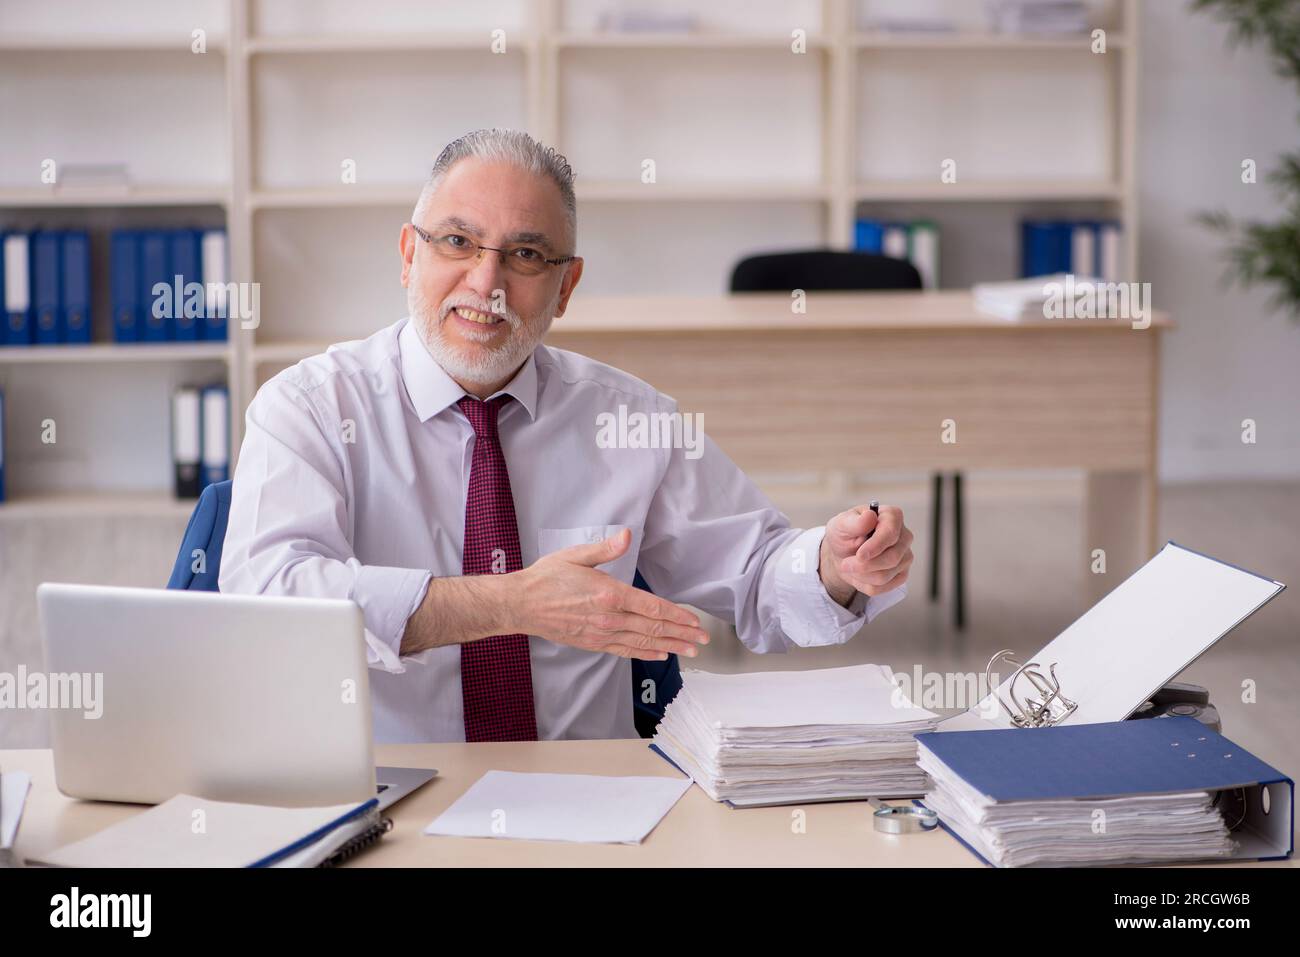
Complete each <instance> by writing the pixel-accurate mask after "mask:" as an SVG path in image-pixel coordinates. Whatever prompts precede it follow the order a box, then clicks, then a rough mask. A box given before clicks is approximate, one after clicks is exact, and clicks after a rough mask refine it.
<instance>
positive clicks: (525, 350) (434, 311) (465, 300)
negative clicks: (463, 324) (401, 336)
mask: <svg viewBox="0 0 1300 957" xmlns="http://www.w3.org/2000/svg"><path fill="white" fill-rule="evenodd" d="M406 305H407V309H408V310H409V311H410V314H411V321H412V322H414V323H415V328H416V331H418V332H419V334H420V339H421V340H422V341H423V342H424V346H425V348H426V349H428V350H429V355H431V356H433V360H434V361H435V362H437V363H438V365H440V366H441V367H442V369H443V371H444V372H446V373H447V375H449V376H451V377H452V378H453V379H455V380H456V381H457V382H459V383H461V384H470V385H483V386H486V385H491V384H493V383H496V382H500V381H502V380H504V379H506V378H508V377H509V376H510V375H511V374H512V373H513V372H514V371H515V370H516V369H518V368H519V367H520V366H521V365H523V364H524V362H525V361H526V360H527V359H528V357H529V356H530V355H531V354H532V352H533V350H534V349H536V348H537V346H538V344H539V343H540V342H541V341H542V339H543V337H545V335H546V333H547V331H548V330H549V329H550V328H551V321H552V320H553V318H554V316H555V309H556V307H557V306H558V305H559V292H558V291H557V292H556V295H555V299H554V300H553V301H551V302H550V303H548V304H547V306H546V308H545V309H543V310H542V312H541V314H540V315H539V316H537V317H536V318H533V319H531V320H529V321H524V320H523V319H521V318H520V316H519V314H518V313H516V312H515V311H514V310H513V309H510V308H509V307H508V306H507V307H506V308H505V311H504V312H500V313H496V311H495V310H493V309H492V308H491V307H490V306H489V305H487V304H485V303H483V302H480V301H475V299H474V297H466V296H448V297H447V299H445V300H444V301H443V302H442V304H441V305H440V306H436V307H435V306H434V305H433V304H432V303H430V302H429V300H428V299H427V298H426V297H425V295H424V291H423V290H422V289H421V288H420V284H419V283H418V282H415V281H413V282H411V283H410V285H408V286H407V287H406ZM455 306H467V307H469V308H471V309H476V310H478V311H480V312H487V313H494V314H498V315H500V316H501V318H502V320H503V321H504V322H505V323H506V324H507V325H509V326H510V333H509V335H507V336H506V338H505V341H504V342H502V343H501V344H500V345H499V346H496V347H493V348H489V347H487V346H482V347H480V348H477V349H472V350H471V349H468V348H466V347H464V346H460V345H456V344H453V343H451V342H448V340H447V336H446V335H445V334H444V332H443V322H444V321H445V319H446V317H447V315H448V313H450V312H451V310H452V309H453V308H454V307H455ZM463 334H464V335H467V336H468V337H470V338H474V334H473V333H472V332H466V333H463ZM499 335H500V333H499V331H498V327H496V326H493V327H489V328H485V329H484V330H483V332H482V334H481V338H482V341H484V342H486V341H488V340H490V339H493V338H496V337H497V336H499Z"/></svg>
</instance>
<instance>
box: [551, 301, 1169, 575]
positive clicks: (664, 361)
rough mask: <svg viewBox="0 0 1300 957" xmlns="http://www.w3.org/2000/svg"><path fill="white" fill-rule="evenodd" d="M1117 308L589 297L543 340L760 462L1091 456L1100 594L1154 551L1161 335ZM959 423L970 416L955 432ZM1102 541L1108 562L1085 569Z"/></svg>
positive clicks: (918, 464)
mask: <svg viewBox="0 0 1300 957" xmlns="http://www.w3.org/2000/svg"><path fill="white" fill-rule="evenodd" d="M1170 326H1171V324H1170V322H1169V320H1168V319H1167V318H1166V317H1164V316H1163V315H1159V314H1157V315H1156V316H1155V317H1154V318H1153V321H1152V324H1151V326H1150V328H1147V329H1145V330H1135V329H1133V328H1132V325H1131V323H1129V322H1125V321H1117V320H1116V321H1112V320H1082V319H1061V320H1043V319H1038V320H1034V321H1029V322H1006V321H1004V320H1001V319H996V318H992V317H989V316H985V315H983V314H981V313H979V312H977V311H976V309H975V305H974V300H973V298H972V297H971V295H970V294H969V293H966V292H934V293H871V294H858V293H854V294H848V293H816V294H811V295H809V296H808V300H807V312H806V314H802V315H797V314H792V313H791V299H790V297H789V296H788V295H785V294H766V293H763V294H746V295H738V296H715V297H699V298H660V299H656V298H631V297H626V298H618V299H598V298H584V297H583V296H582V294H581V292H579V294H578V295H576V296H575V297H574V300H573V302H572V304H571V305H570V308H569V311H568V313H567V314H566V315H565V316H563V317H561V318H560V319H557V320H556V321H555V324H554V326H553V327H552V329H551V332H550V333H549V334H548V337H547V342H548V343H550V344H552V345H554V346H556V347H558V348H562V349H572V350H574V351H575V352H580V353H583V354H584V355H588V356H591V357H593V358H595V359H599V360H601V361H603V362H608V363H610V364H611V365H614V366H617V367H618V368H620V369H624V370H626V371H628V372H630V373H632V374H633V375H636V376H638V377H640V378H642V379H645V380H646V381H647V382H650V383H651V384H653V385H654V386H655V387H656V388H658V389H660V390H662V391H664V392H666V393H668V394H669V395H672V396H674V397H675V398H676V399H677V400H678V403H679V405H680V408H681V409H682V411H684V412H702V413H703V414H704V429H705V431H706V432H707V433H708V434H709V435H710V436H712V437H713V439H714V440H715V441H716V442H717V443H718V444H719V445H720V446H721V447H722V449H723V450H724V451H725V452H726V453H727V454H728V455H730V456H731V457H732V458H733V459H734V460H735V461H736V463H737V464H738V465H740V467H741V468H743V469H745V470H746V471H765V470H766V471H787V472H788V471H790V470H791V469H792V468H795V469H827V470H840V469H843V470H857V471H868V470H886V469H889V470H899V469H906V470H913V469H915V470H918V471H964V470H972V469H1062V468H1077V469H1081V470H1083V471H1085V472H1086V473H1087V474H1088V486H1087V487H1088V502H1087V516H1088V518H1087V522H1088V529H1087V535H1086V548H1085V549H1083V552H1082V554H1081V555H1080V559H1079V562H1080V564H1079V567H1080V570H1081V574H1084V575H1085V580H1086V581H1087V582H1088V584H1089V590H1090V592H1091V593H1092V597H1093V598H1099V597H1101V595H1103V594H1105V593H1106V592H1108V591H1109V590H1110V589H1111V588H1113V587H1114V586H1115V585H1116V584H1118V583H1119V582H1120V581H1121V580H1122V579H1123V578H1124V577H1125V576H1127V575H1128V574H1129V572H1131V571H1132V570H1133V569H1135V568H1137V567H1138V566H1139V565H1140V564H1142V562H1144V561H1145V560H1146V559H1147V558H1150V557H1151V555H1153V554H1154V553H1155V550H1156V529H1155V519H1156V424H1157V419H1158V414H1157V401H1158V394H1159V367H1160V337H1161V335H1162V333H1163V332H1164V331H1166V330H1167V329H1168V328H1170ZM945 420H952V421H953V422H954V423H955V425H956V439H957V441H956V442H954V443H945V442H944V441H943V435H942V430H943V427H944V422H945ZM1094 548H1104V549H1105V550H1106V559H1107V561H1106V565H1107V574H1106V575H1093V574H1089V573H1088V570H1089V564H1090V563H1091V553H1092V550H1093V549H1094Z"/></svg>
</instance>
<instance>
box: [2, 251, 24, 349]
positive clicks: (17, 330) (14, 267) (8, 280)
mask: <svg viewBox="0 0 1300 957" xmlns="http://www.w3.org/2000/svg"><path fill="white" fill-rule="evenodd" d="M3 258H4V280H5V282H4V286H5V301H4V307H5V312H4V332H3V335H0V342H3V343H4V344H5V345H7V346H28V345H31V343H32V270H31V245H30V238H29V237H28V235H27V234H26V233H7V234H5V237H4V257H3Z"/></svg>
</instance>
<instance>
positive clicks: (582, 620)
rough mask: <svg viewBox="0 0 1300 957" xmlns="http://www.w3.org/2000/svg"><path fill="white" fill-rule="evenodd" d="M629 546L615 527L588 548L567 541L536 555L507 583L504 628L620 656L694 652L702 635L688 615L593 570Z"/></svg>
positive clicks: (657, 656)
mask: <svg viewBox="0 0 1300 957" xmlns="http://www.w3.org/2000/svg"><path fill="white" fill-rule="evenodd" d="M631 544H632V533H631V532H630V531H628V530H627V529H623V530H622V531H621V532H619V533H618V534H617V535H614V536H611V537H610V538H607V539H605V540H604V541H601V542H596V543H595V544H592V545H574V546H572V547H570V548H564V549H561V550H559V551H557V552H552V553H551V554H549V555H544V556H542V557H541V558H539V559H538V560H537V561H535V562H533V564H531V565H529V566H528V567H527V568H525V569H523V570H522V571H518V572H515V573H513V574H511V575H507V576H505V578H506V579H514V581H513V582H511V583H510V584H511V585H512V586H513V587H512V589H511V591H512V595H511V599H510V603H511V605H512V607H513V613H512V614H511V616H510V617H511V618H512V619H513V627H510V628H508V629H506V630H507V631H508V632H509V633H512V634H513V633H516V632H517V633H521V634H525V635H538V636H539V637H542V638H545V639H547V640H548V641H554V642H557V643H559V644H562V645H572V646H573V647H575V648H584V649H586V650H588V651H603V652H606V653H608V654H611V655H618V656H620V657H622V658H645V659H648V660H652V661H662V660H663V659H665V658H667V657H668V652H675V653H677V654H679V655H685V656H688V657H694V656H695V655H696V654H697V649H696V646H697V645H702V644H707V643H708V640H709V635H708V632H706V631H704V629H702V628H701V627H700V620H699V618H697V617H696V616H695V615H693V614H691V613H690V612H689V611H686V610H685V609H684V608H679V607H678V606H677V605H674V604H673V603H672V602H670V601H664V599H662V598H659V597H656V596H655V595H652V594H650V593H649V592H647V591H643V590H642V589H640V588H634V587H633V586H631V585H627V584H624V583H623V582H621V581H619V580H618V579H616V578H612V577H610V576H609V575H606V574H605V573H604V572H602V571H597V570H596V566H597V565H603V564H604V563H605V562H611V561H614V560H615V559H617V558H619V557H620V556H622V555H623V554H624V553H625V552H626V551H627V550H628V547H629V546H630V545H631Z"/></svg>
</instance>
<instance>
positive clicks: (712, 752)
mask: <svg viewBox="0 0 1300 957" xmlns="http://www.w3.org/2000/svg"><path fill="white" fill-rule="evenodd" d="M937 721H938V716H937V715H936V714H934V713H933V712H930V711H926V710H924V709H923V708H918V707H916V706H915V705H913V704H912V702H911V701H910V700H908V698H907V697H906V695H904V694H903V693H902V691H901V689H900V688H899V687H898V686H897V685H895V683H894V677H893V672H892V671H890V670H889V668H886V667H885V666H883V665H857V666H854V667H851V668H831V669H825V670H821V671H775V672H773V671H769V672H755V673H752V674H739V675H717V674H710V673H708V672H704V671H686V672H684V673H683V675H682V690H681V691H680V692H679V693H678V695H677V697H676V698H674V699H673V701H672V702H671V703H670V704H669V705H668V707H667V709H665V712H664V720H663V721H662V722H661V723H660V725H659V727H658V729H657V730H656V732H655V737H654V743H655V745H656V746H657V747H658V748H659V749H660V750H661V751H662V752H663V753H664V754H665V755H666V756H667V757H668V758H669V759H670V760H672V761H673V762H674V763H675V764H676V765H677V766H678V767H680V768H681V769H682V770H683V771H685V772H686V773H687V774H688V775H690V777H691V778H692V779H693V780H694V781H695V783H696V784H698V785H699V786H700V787H701V788H703V789H704V791H705V793H706V794H708V795H709V797H711V798H713V800H715V801H730V802H731V803H732V804H734V805H737V806H752V805H759V804H789V803H794V802H799V801H835V800H847V799H852V798H865V797H871V796H875V797H903V796H907V795H917V794H921V793H923V792H924V791H925V788H926V778H925V775H924V774H923V773H922V772H921V771H920V770H919V769H918V768H917V766H916V741H915V739H914V737H913V736H914V735H916V734H918V733H920V732H922V731H932V730H933V729H934V727H935V725H936V723H937Z"/></svg>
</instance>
